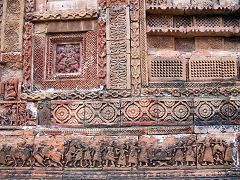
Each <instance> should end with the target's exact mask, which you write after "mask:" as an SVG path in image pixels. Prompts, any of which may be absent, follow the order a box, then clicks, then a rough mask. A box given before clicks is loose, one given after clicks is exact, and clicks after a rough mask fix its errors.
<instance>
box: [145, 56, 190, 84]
mask: <svg viewBox="0 0 240 180" xmlns="http://www.w3.org/2000/svg"><path fill="white" fill-rule="evenodd" d="M150 59H151V60H150V64H149V73H150V81H152V82H159V81H172V80H173V81H175V80H184V81H185V80H186V60H185V59H181V58H174V57H172V58H166V57H159V56H155V57H150Z"/></svg>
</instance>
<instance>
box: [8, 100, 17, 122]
mask: <svg viewBox="0 0 240 180" xmlns="http://www.w3.org/2000/svg"><path fill="white" fill-rule="evenodd" d="M17 121H18V109H17V105H16V104H13V105H12V107H11V108H9V122H8V123H9V125H17Z"/></svg>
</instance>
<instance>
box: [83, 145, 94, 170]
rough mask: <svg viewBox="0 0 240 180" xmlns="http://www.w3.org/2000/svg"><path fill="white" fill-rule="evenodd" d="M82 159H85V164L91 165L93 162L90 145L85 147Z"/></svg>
mask: <svg viewBox="0 0 240 180" xmlns="http://www.w3.org/2000/svg"><path fill="white" fill-rule="evenodd" d="M84 161H85V164H86V165H87V166H90V167H92V166H93V163H92V148H91V147H87V148H86V151H85V154H84Z"/></svg>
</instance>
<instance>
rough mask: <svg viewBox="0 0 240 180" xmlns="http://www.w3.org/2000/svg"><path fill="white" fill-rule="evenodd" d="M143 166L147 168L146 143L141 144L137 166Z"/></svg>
mask: <svg viewBox="0 0 240 180" xmlns="http://www.w3.org/2000/svg"><path fill="white" fill-rule="evenodd" d="M143 165H144V166H148V147H147V143H146V142H144V143H142V145H141V149H140V154H139V166H143Z"/></svg>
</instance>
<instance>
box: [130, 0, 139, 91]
mask: <svg viewBox="0 0 240 180" xmlns="http://www.w3.org/2000/svg"><path fill="white" fill-rule="evenodd" d="M130 9H131V11H130V19H131V75H132V76H131V78H132V79H131V80H132V88H133V94H134V95H138V94H139V89H140V87H141V77H140V65H141V62H140V51H139V50H140V41H139V22H140V20H139V0H131V1H130Z"/></svg>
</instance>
